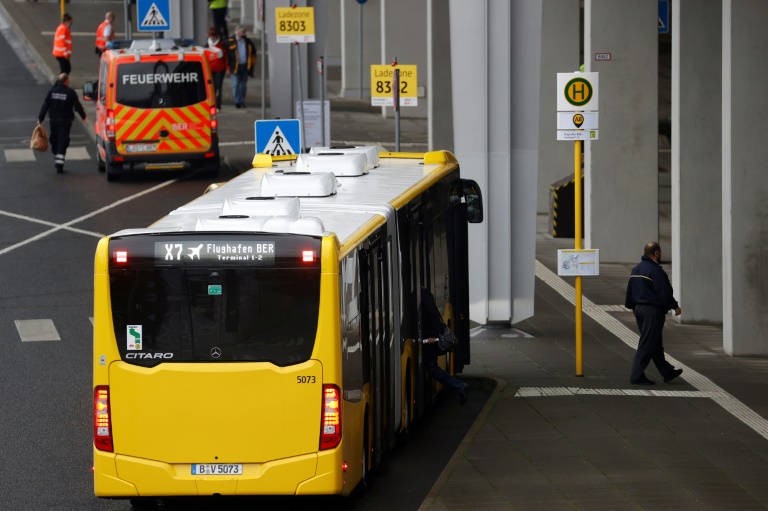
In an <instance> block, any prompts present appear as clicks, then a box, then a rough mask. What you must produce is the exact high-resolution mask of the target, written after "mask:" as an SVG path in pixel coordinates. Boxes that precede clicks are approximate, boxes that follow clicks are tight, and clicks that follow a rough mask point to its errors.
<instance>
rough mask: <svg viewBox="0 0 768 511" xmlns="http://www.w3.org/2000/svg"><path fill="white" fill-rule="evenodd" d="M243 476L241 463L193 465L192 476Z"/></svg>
mask: <svg viewBox="0 0 768 511" xmlns="http://www.w3.org/2000/svg"><path fill="white" fill-rule="evenodd" d="M242 474H243V465H242V464H241V463H193V464H192V475H193V476H239V475H242Z"/></svg>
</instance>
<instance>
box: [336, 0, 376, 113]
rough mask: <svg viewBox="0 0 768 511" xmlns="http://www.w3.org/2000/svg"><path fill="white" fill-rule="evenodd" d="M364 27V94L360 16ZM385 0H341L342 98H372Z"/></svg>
mask: <svg viewBox="0 0 768 511" xmlns="http://www.w3.org/2000/svg"><path fill="white" fill-rule="evenodd" d="M361 12H362V25H363V44H362V48H363V69H362V91H361V90H360V79H361V76H360V13H361ZM381 18H382V0H368V1H367V2H366V3H365V4H363V5H362V6H361V5H360V4H358V3H357V2H356V1H355V0H341V61H342V64H341V72H342V75H341V93H340V94H341V96H343V97H346V98H358V97H362V98H368V99H369V100H370V98H371V65H373V64H385V63H386V62H382V60H381V45H382V42H381V26H382V19H381Z"/></svg>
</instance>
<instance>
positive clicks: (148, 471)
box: [94, 449, 343, 498]
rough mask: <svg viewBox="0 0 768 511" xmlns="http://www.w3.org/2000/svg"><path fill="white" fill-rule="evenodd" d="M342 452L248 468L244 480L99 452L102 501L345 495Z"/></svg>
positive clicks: (245, 465)
mask: <svg viewBox="0 0 768 511" xmlns="http://www.w3.org/2000/svg"><path fill="white" fill-rule="evenodd" d="M339 451H340V449H334V450H332V451H329V452H322V453H319V454H315V453H313V454H306V455H303V456H295V457H291V458H286V459H282V460H276V461H271V462H268V463H243V474H242V475H240V476H220V475H217V476H199V475H192V466H191V464H189V463H178V464H168V463H161V462H157V461H152V460H146V459H140V458H132V457H128V456H121V455H115V454H112V453H105V452H101V451H95V452H94V493H95V494H96V496H97V497H106V498H134V497H176V496H178V497H180V496H195V495H197V496H211V495H297V494H313V495H321V494H341V493H342V490H343V483H342V481H343V476H342V474H341V461H339V459H338V458H339V456H340V454H339Z"/></svg>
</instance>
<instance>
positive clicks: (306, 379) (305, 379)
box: [296, 376, 315, 383]
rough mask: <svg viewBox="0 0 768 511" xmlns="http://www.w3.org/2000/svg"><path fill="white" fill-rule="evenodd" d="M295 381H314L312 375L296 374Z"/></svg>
mask: <svg viewBox="0 0 768 511" xmlns="http://www.w3.org/2000/svg"><path fill="white" fill-rule="evenodd" d="M296 383H315V377H314V376H297V377H296Z"/></svg>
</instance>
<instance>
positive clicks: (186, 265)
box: [109, 234, 321, 366]
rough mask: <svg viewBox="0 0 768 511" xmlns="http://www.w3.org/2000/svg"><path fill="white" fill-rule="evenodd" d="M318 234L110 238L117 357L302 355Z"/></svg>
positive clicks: (283, 360)
mask: <svg viewBox="0 0 768 511" xmlns="http://www.w3.org/2000/svg"><path fill="white" fill-rule="evenodd" d="M320 243H321V240H320V239H319V238H312V237H308V236H287V235H269V236H267V235H258V236H252V235H251V236H244V235H239V234H238V235H206V237H205V238H204V239H203V238H199V237H189V236H181V235H179V236H168V235H163V236H130V237H125V238H115V239H112V240H110V255H111V257H110V269H109V279H110V295H111V304H112V318H113V324H114V332H115V339H116V341H117V348H118V350H119V352H120V355H121V357H122V359H123V360H124V361H126V362H129V363H132V364H136V365H143V366H154V365H157V364H159V363H162V362H233V361H247V362H257V361H258V362H271V363H274V364H276V365H279V366H286V365H291V364H297V363H300V362H303V361H306V360H308V359H309V357H310V356H311V354H312V349H313V347H314V341H315V334H316V330H317V315H318V310H319V305H320V262H319V257H317V255H318V254H319V253H320ZM258 252H261V253H258ZM307 254H312V257H311V258H309V257H307Z"/></svg>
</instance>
